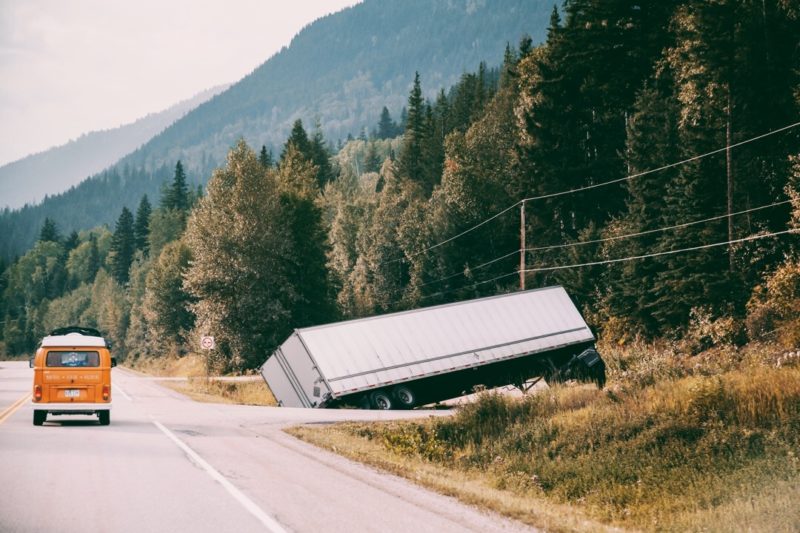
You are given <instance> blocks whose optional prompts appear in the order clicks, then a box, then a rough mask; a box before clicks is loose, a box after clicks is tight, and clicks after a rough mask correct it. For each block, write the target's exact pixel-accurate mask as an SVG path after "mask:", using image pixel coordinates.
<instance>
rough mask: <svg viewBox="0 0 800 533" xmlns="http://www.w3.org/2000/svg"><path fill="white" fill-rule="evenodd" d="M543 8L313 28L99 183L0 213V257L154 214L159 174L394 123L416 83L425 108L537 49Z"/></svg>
mask: <svg viewBox="0 0 800 533" xmlns="http://www.w3.org/2000/svg"><path fill="white" fill-rule="evenodd" d="M552 8H553V3H552V2H548V1H543V0H538V1H533V0H528V1H526V0H494V1H493V2H491V3H489V2H485V1H480V0H406V1H404V2H393V1H390V0H366V1H365V2H363V3H361V4H357V5H356V6H353V7H350V8H347V9H344V10H343V11H340V12H338V13H335V14H332V15H328V16H326V17H323V18H321V19H318V20H317V21H315V22H313V23H312V24H310V25H308V26H306V27H305V28H304V29H303V30H301V31H300V32H299V33H298V34H297V35H296V36H295V37H294V39H293V40H292V41H291V43H290V45H289V46H288V47H285V48H283V49H282V50H281V51H279V52H278V53H276V54H274V55H273V56H272V57H271V58H269V59H268V60H267V61H266V62H265V63H263V64H262V65H260V66H259V67H257V68H256V69H254V70H253V72H251V73H250V74H249V75H247V76H245V77H244V78H243V79H242V80H241V81H239V82H238V83H235V84H234V85H232V86H231V87H229V88H228V89H227V90H226V91H224V92H222V93H221V94H218V95H216V96H214V97H213V98H211V99H210V100H208V101H207V102H205V103H203V104H201V105H199V106H197V107H196V108H195V109H193V110H192V111H190V112H189V113H187V114H186V115H185V116H183V117H182V118H181V119H179V120H177V121H175V122H174V123H173V124H171V125H170V126H168V127H167V128H166V129H164V131H162V132H161V133H160V134H158V135H156V136H155V137H154V138H152V139H151V140H150V141H149V142H147V143H146V144H144V145H143V146H141V147H139V148H138V149H136V150H135V151H134V152H133V153H130V154H129V155H127V156H126V157H124V158H123V159H122V160H120V161H119V162H118V163H117V164H116V165H113V166H111V167H109V168H108V170H107V171H104V172H103V173H102V174H98V175H96V176H94V177H92V178H90V179H88V180H85V181H83V182H81V183H80V184H79V185H76V186H74V187H72V189H70V190H69V191H67V192H65V193H62V194H58V195H56V196H51V197H49V198H47V199H45V201H43V202H42V204H40V205H35V206H32V205H29V206H26V207H25V208H24V209H22V210H19V211H9V210H7V211H5V212H3V213H0V233H2V234H3V235H5V236H7V237H4V238H3V239H2V240H0V256H2V257H6V258H11V257H13V256H14V255H16V254H19V253H21V252H22V251H24V250H26V249H28V248H29V247H30V246H31V245H32V244H33V242H34V240H35V238H36V235H37V234H38V233H37V232H38V229H39V228H40V227H41V225H42V223H43V221H44V218H45V217H50V218H52V219H54V220H55V221H56V222H57V223H58V225H59V228H60V229H61V231H63V232H69V231H72V230H73V229H78V230H80V229H86V228H89V227H92V226H95V225H99V224H109V223H112V222H113V221H114V220H115V219H116V217H117V216H118V214H119V212H120V210H121V209H122V207H123V206H127V207H129V208H134V206H135V205H136V204H137V203H138V199H139V198H141V196H142V195H143V194H148V195H149V196H150V199H151V201H154V202H157V201H158V196H159V189H160V185H161V183H162V182H163V181H164V179H165V177H166V176H167V175H168V174H167V169H169V168H174V166H175V162H176V161H178V160H182V161H183V163H184V167H185V168H186V172H187V175H188V177H189V180H190V182H193V183H205V181H207V180H208V178H209V177H210V175H211V169H213V168H214V167H216V166H218V165H220V164H222V162H223V161H224V160H225V157H226V154H227V153H228V151H229V149H230V148H231V147H232V146H233V145H234V144H235V143H236V142H237V141H238V139H240V138H244V139H245V140H246V141H247V142H248V143H249V144H250V145H251V146H253V147H255V148H259V147H260V146H261V145H262V144H264V145H267V146H268V147H271V148H273V149H274V151H275V152H276V155H277V153H278V152H279V151H280V148H281V147H282V145H283V143H284V142H285V140H286V138H287V137H288V135H289V131H290V129H291V125H292V123H293V122H294V121H295V120H296V119H297V118H301V119H303V121H304V123H305V125H306V127H307V129H309V130H312V129H313V127H314V122H315V121H316V120H319V123H320V125H321V128H322V131H323V132H324V134H325V138H326V139H327V140H328V141H331V142H334V143H335V142H336V141H337V140H339V139H344V138H346V137H347V135H348V134H352V135H358V134H359V132H360V131H361V130H362V128H367V129H368V130H369V129H372V128H374V127H375V126H376V124H377V121H378V118H379V114H380V112H381V109H382V108H383V106H387V107H388V108H389V110H390V111H391V113H392V116H393V118H394V119H395V120H399V118H400V111H401V109H402V107H403V106H404V105H405V104H406V102H407V99H408V93H409V90H410V88H411V84H412V81H413V79H414V73H415V72H416V71H418V72H419V73H420V76H421V79H422V87H423V91H424V93H425V95H426V96H428V97H434V96H435V93H436V92H438V91H439V90H440V89H445V90H448V89H449V88H450V87H451V85H452V84H453V83H455V82H456V81H457V80H458V79H459V78H460V77H461V75H462V74H463V73H465V72H473V71H475V70H476V69H477V68H478V65H479V63H480V62H481V61H485V62H487V63H488V65H489V66H497V65H499V64H500V63H501V61H502V60H503V52H504V50H505V47H506V46H507V44H511V45H512V46H514V45H516V44H517V43H518V42H519V40H520V38H521V37H522V36H524V35H530V36H531V37H532V39H533V41H534V43H538V42H541V41H543V40H544V36H545V33H546V28H547V25H548V22H549V17H550V13H551V11H552ZM78 205H80V206H82V208H81V213H80V214H78V213H76V212H75V206H78ZM90 205H91V206H95V207H97V209H87V206H90Z"/></svg>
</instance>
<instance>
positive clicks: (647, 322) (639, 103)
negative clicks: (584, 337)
mask: <svg viewBox="0 0 800 533" xmlns="http://www.w3.org/2000/svg"><path fill="white" fill-rule="evenodd" d="M659 71H660V76H659V77H658V78H656V79H654V80H651V81H650V82H649V83H648V85H647V86H645V87H644V89H643V90H642V91H641V92H640V93H639V96H638V98H637V100H636V104H635V111H634V113H633V114H632V115H631V118H630V120H629V123H628V130H627V142H626V150H625V161H626V164H627V168H628V171H629V173H631V174H639V173H642V172H646V171H649V170H653V169H657V168H661V167H663V166H665V165H668V164H670V163H673V162H674V161H675V158H676V155H677V154H679V153H680V141H679V138H678V127H677V118H678V105H677V100H676V98H675V95H674V93H673V88H672V79H671V77H669V75H668V74H669V73H668V69H666V68H663V65H662V68H661V69H659ZM676 176H677V170H676V169H674V168H671V169H665V170H662V171H660V172H654V173H651V174H645V175H642V176H639V177H638V178H636V179H633V180H630V181H628V182H627V184H626V186H627V188H628V201H627V207H628V210H627V213H626V214H625V215H624V216H623V217H621V219H620V220H619V221H618V222H615V223H613V224H611V225H610V226H608V227H607V228H606V232H605V235H604V236H605V237H615V236H619V235H623V234H633V233H641V232H647V231H651V230H655V229H658V228H660V227H663V226H664V225H665V220H668V219H672V217H671V215H670V214H669V212H668V211H667V205H666V203H665V198H666V197H667V192H668V191H667V188H668V186H669V184H670V183H672V182H673V181H674V180H675V178H676ZM658 246H659V235H658V234H657V233H651V234H645V235H642V236H640V237H636V238H626V239H619V240H612V241H609V242H607V243H606V244H605V245H604V248H603V252H602V256H603V257H609V258H622V257H626V256H637V255H645V254H647V253H651V252H653V251H654V250H655V249H656V248H657V247H658ZM663 269H664V265H663V263H662V261H661V260H660V259H659V258H654V259H648V260H644V261H630V262H623V263H619V264H617V265H609V266H608V267H607V268H606V270H605V272H604V274H603V286H604V287H605V290H604V291H603V302H604V306H603V307H604V308H605V309H606V310H607V311H608V312H609V313H610V315H611V316H612V317H614V318H617V319H620V320H623V321H624V323H625V324H626V326H627V330H626V331H625V334H627V335H632V334H634V333H635V332H641V333H645V334H647V335H655V334H657V333H658V332H659V324H658V322H657V321H656V320H655V319H654V317H653V312H654V311H656V306H657V303H656V302H657V299H658V296H657V294H656V290H655V289H656V286H657V282H656V277H657V275H658V272H659V271H661V270H663ZM662 305H663V302H662Z"/></svg>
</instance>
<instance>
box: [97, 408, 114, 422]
mask: <svg viewBox="0 0 800 533" xmlns="http://www.w3.org/2000/svg"><path fill="white" fill-rule="evenodd" d="M97 416H98V417H99V418H100V425H101V426H107V425H109V424H110V423H111V411H100V412H98V413H97Z"/></svg>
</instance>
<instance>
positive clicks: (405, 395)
mask: <svg viewBox="0 0 800 533" xmlns="http://www.w3.org/2000/svg"><path fill="white" fill-rule="evenodd" d="M392 395H393V396H394V398H395V400H397V404H398V405H399V406H400V407H402V408H403V409H413V408H414V406H415V405H416V404H417V395H416V394H414V391H413V390H411V388H410V387H407V386H405V385H398V386H397V387H395V388H394V390H393V391H392Z"/></svg>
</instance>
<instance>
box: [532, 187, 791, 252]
mask: <svg viewBox="0 0 800 533" xmlns="http://www.w3.org/2000/svg"><path fill="white" fill-rule="evenodd" d="M788 203H791V200H783V201H782V202H775V203H774V204H769V205H762V206H760V207H753V208H752V209H745V210H743V211H738V212H736V213H731V214H730V215H728V214H725V215H717V216H715V217H711V218H704V219H703V220H695V221H694V222H684V223H683V224H676V225H674V226H667V227H664V228H656V229H650V230H646V231H639V232H636V233H628V234H625V235H616V236H614V237H607V238H605V239H593V240H591V241H579V242H570V243H566V244H554V245H552V246H538V247H536V248H525V251H526V252H540V251H546V250H554V249H558V248H571V247H574V246H584V245H586V244H598V243H601V242H608V241H616V240H620V239H628V238H631V237H640V236H642V235H648V234H650V233H658V232H661V231H669V230H671V229H678V228H685V227H688V226H694V225H697V224H702V223H704V222H711V221H713V220H720V219H723V218H728V217H729V216H738V215H744V214H746V213H752V212H754V211H760V210H762V209H768V208H770V207H776V206H779V205H784V204H788Z"/></svg>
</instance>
